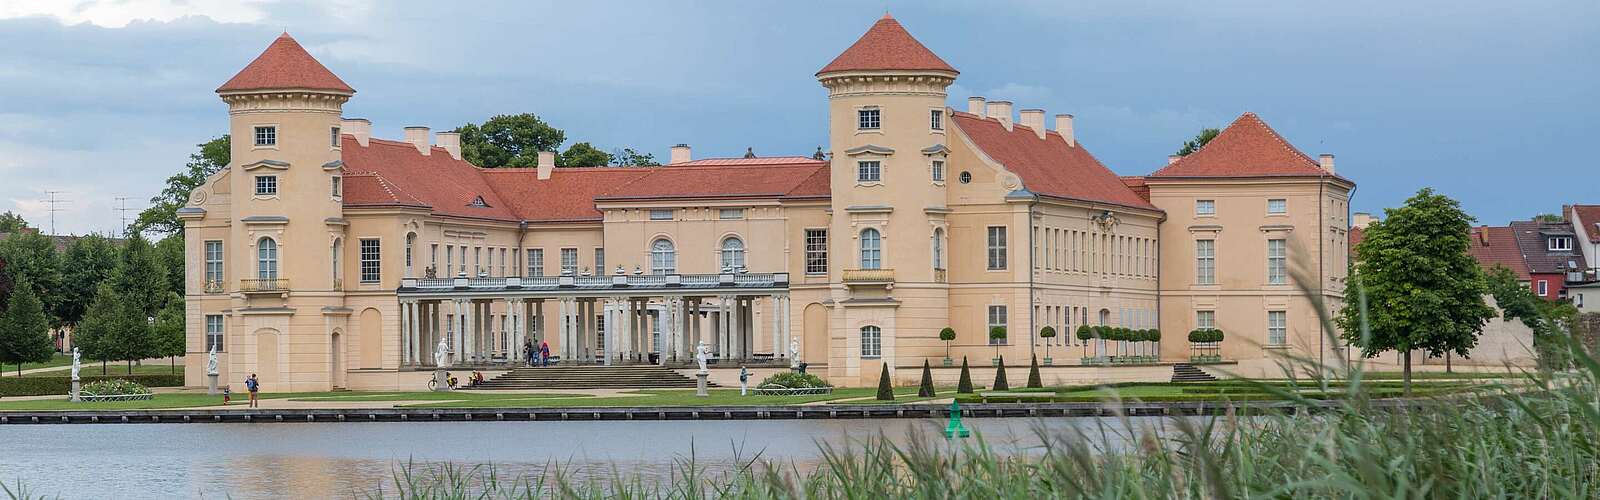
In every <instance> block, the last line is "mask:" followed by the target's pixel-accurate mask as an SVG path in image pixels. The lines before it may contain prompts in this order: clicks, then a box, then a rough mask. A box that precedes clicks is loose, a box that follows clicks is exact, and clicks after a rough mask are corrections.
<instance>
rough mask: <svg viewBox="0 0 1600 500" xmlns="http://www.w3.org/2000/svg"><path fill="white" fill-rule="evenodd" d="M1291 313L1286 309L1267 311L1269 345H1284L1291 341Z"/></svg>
mask: <svg viewBox="0 0 1600 500" xmlns="http://www.w3.org/2000/svg"><path fill="white" fill-rule="evenodd" d="M1288 321H1289V314H1288V313H1286V312H1284V311H1267V345H1284V344H1286V343H1288V342H1289V338H1288V337H1289V328H1288Z"/></svg>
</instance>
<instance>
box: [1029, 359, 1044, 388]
mask: <svg viewBox="0 0 1600 500" xmlns="http://www.w3.org/2000/svg"><path fill="white" fill-rule="evenodd" d="M1043 387H1044V379H1043V378H1042V377H1040V376H1039V357H1038V356H1034V357H1033V362H1031V363H1029V364H1028V388H1029V389H1040V388H1043Z"/></svg>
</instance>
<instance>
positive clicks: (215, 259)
mask: <svg viewBox="0 0 1600 500" xmlns="http://www.w3.org/2000/svg"><path fill="white" fill-rule="evenodd" d="M205 290H206V291H207V292H210V291H213V290H215V291H218V292H220V291H222V242H221V241H207V242H206V282H205Z"/></svg>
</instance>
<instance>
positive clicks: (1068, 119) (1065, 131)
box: [1056, 113, 1078, 147]
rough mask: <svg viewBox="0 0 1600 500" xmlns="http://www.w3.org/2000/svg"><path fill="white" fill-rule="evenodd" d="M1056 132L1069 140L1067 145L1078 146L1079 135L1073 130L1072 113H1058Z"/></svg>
mask: <svg viewBox="0 0 1600 500" xmlns="http://www.w3.org/2000/svg"><path fill="white" fill-rule="evenodd" d="M1056 133H1058V134H1061V138H1062V139H1066V140H1067V145H1068V146H1072V147H1078V136H1077V135H1076V134H1075V133H1074V132H1073V131H1072V115H1069V114H1066V113H1062V114H1059V115H1056Z"/></svg>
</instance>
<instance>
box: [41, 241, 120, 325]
mask: <svg viewBox="0 0 1600 500" xmlns="http://www.w3.org/2000/svg"><path fill="white" fill-rule="evenodd" d="M116 267H117V247H116V245H115V244H113V243H112V242H111V240H110V239H107V238H106V237H104V236H100V235H95V234H91V235H88V236H84V237H82V238H78V239H76V240H73V241H72V244H71V245H68V246H67V252H66V254H65V255H63V256H62V258H61V274H62V277H61V287H60V288H58V289H57V293H56V299H57V300H56V301H55V302H56V304H55V311H56V318H57V319H58V320H59V321H60V322H61V323H62V324H64V325H68V326H73V325H77V324H78V322H79V321H82V320H83V314H84V311H86V310H87V309H88V308H89V303H90V302H93V301H94V292H95V289H97V288H99V287H100V284H101V283H103V282H105V280H107V279H109V278H110V277H111V272H112V271H113V270H115V269H116Z"/></svg>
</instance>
